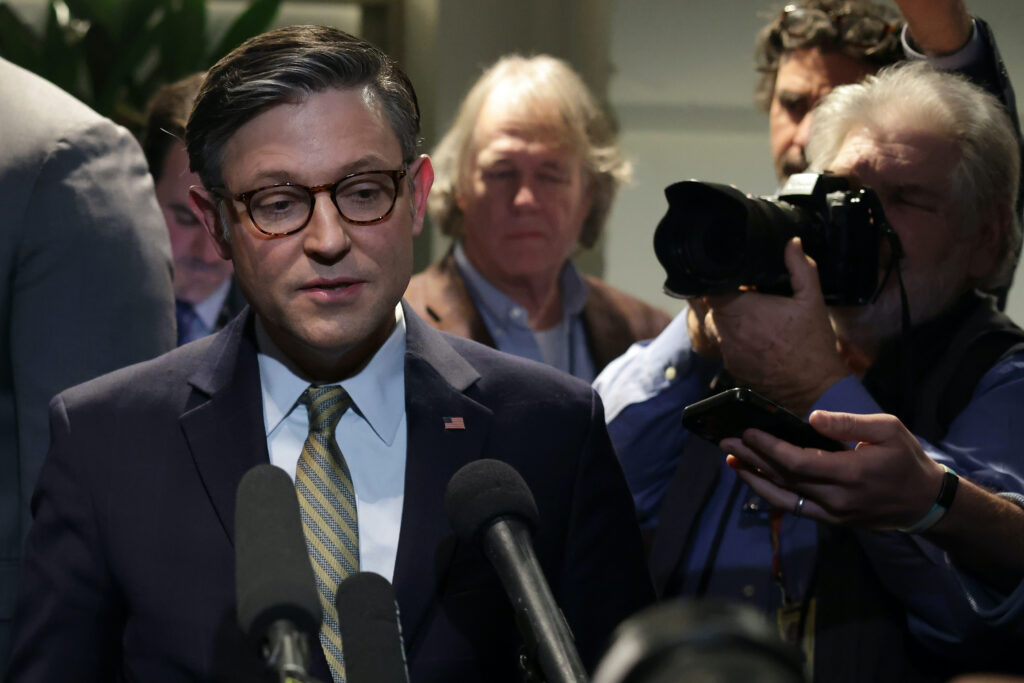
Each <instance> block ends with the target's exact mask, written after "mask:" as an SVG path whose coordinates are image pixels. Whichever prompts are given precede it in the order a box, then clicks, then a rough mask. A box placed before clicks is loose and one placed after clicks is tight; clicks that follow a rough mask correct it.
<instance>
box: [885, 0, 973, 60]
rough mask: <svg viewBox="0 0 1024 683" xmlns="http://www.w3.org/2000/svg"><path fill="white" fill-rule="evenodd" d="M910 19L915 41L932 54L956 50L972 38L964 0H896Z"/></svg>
mask: <svg viewBox="0 0 1024 683" xmlns="http://www.w3.org/2000/svg"><path fill="white" fill-rule="evenodd" d="M895 2H896V6H897V7H899V8H900V13H901V14H903V18H904V19H906V20H907V30H908V32H909V33H910V41H911V44H912V45H913V46H914V47H916V48H917V49H918V50H920V51H921V52H922V53H924V54H926V55H928V56H929V57H933V56H941V55H948V54H953V53H954V52H957V51H959V50H961V49H963V47H964V45H966V44H967V41H969V40H970V39H971V30H972V25H971V15H970V14H968V12H967V7H966V5H965V3H964V0H895Z"/></svg>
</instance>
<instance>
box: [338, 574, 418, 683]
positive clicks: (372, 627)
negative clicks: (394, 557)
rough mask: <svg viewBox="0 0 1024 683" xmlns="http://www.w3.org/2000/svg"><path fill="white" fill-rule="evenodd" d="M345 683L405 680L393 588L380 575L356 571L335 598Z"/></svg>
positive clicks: (406, 681) (340, 587)
mask: <svg viewBox="0 0 1024 683" xmlns="http://www.w3.org/2000/svg"><path fill="white" fill-rule="evenodd" d="M336 606H337V608H338V626H339V629H340V631H341V647H342V649H343V650H344V653H345V678H346V680H347V681H348V682H349V683H408V680H409V676H408V673H407V671H406V665H405V649H404V648H403V646H402V628H401V626H400V625H399V621H398V605H397V604H396V602H395V590H394V588H392V587H391V584H390V583H389V582H388V580H387V579H385V578H384V577H383V576H381V575H380V574H374V573H373V572H357V573H355V574H353V575H352V576H350V577H348V578H347V579H345V580H344V581H342V582H341V585H340V586H339V587H338V596H337V600H336Z"/></svg>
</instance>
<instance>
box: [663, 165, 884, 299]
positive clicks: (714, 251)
mask: <svg viewBox="0 0 1024 683" xmlns="http://www.w3.org/2000/svg"><path fill="white" fill-rule="evenodd" d="M665 196H666V197H667V198H668V204H669V208H668V213H666V214H665V217H664V218H662V219H661V222H660V223H659V224H658V229H657V230H656V231H655V233H654V252H655V254H657V256H658V260H659V261H660V262H661V265H662V266H663V267H664V268H665V271H666V272H667V274H668V279H666V280H665V291H666V293H668V294H670V295H672V296H676V297H694V296H705V295H710V294H725V293H728V292H734V291H736V290H738V289H740V288H741V287H749V288H753V289H756V290H757V291H759V292H766V293H770V294H782V295H791V294H792V291H793V290H792V288H791V287H790V284H789V272H788V271H787V270H786V264H785V260H784V258H783V250H784V248H785V245H786V243H787V242H789V240H790V239H792V238H793V237H800V238H801V240H803V248H804V251H805V252H806V253H807V255H808V256H810V257H811V258H813V259H814V260H815V261H816V262H817V264H818V275H819V277H820V279H821V291H822V293H823V294H824V295H825V303H826V304H828V305H830V306H848V305H856V304H865V303H868V302H870V301H872V300H873V298H874V296H875V293H876V291H877V290H878V289H879V286H880V285H879V254H880V251H881V245H882V242H883V240H885V239H888V240H889V241H890V244H891V247H892V254H891V256H892V261H891V263H892V264H895V261H896V259H898V258H899V256H900V248H899V242H898V238H897V237H896V233H895V232H894V231H893V230H892V228H891V227H889V224H888V222H887V221H886V220H885V214H884V213H883V211H882V204H881V202H880V201H879V199H878V195H876V194H875V193H874V191H872V190H871V189H868V188H862V189H853V188H851V186H850V181H849V180H848V179H846V178H843V177H841V176H835V175H830V174H817V173H798V174H796V175H793V176H791V177H790V179H789V182H787V183H786V186H785V187H784V188H782V192H781V193H780V194H779V196H778V197H775V198H768V197H753V196H750V195H747V194H744V193H743V192H741V191H739V190H737V189H736V188H734V187H730V186H728V185H716V184H713V183H702V182H698V181H695V180H691V181H687V182H681V183H676V184H674V185H670V186H669V187H668V188H666V189H665Z"/></svg>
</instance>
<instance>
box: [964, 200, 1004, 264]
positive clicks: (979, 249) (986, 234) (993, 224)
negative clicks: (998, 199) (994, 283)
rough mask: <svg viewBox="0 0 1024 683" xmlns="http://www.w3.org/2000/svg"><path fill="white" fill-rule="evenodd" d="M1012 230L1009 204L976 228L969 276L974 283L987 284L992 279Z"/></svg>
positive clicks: (1002, 206) (998, 209)
mask: <svg viewBox="0 0 1024 683" xmlns="http://www.w3.org/2000/svg"><path fill="white" fill-rule="evenodd" d="M1010 230H1013V208H1012V207H1011V206H1010V205H1009V204H1006V205H1000V206H999V207H997V208H996V209H995V210H993V211H992V212H991V213H990V214H989V216H988V218H986V219H985V220H983V221H981V222H980V223H979V224H978V225H977V226H976V227H975V229H974V235H973V236H972V239H971V245H972V246H971V251H970V263H968V275H969V276H970V277H971V279H972V280H973V281H975V282H985V281H987V280H988V279H989V278H990V277H991V275H992V271H993V270H994V269H995V268H997V267H998V265H999V263H1000V262H1001V261H1002V259H1003V256H1004V254H1003V253H1002V250H1003V249H1004V248H1005V245H1006V242H1007V240H1006V235H1007V233H1008V232H1009V231H1010Z"/></svg>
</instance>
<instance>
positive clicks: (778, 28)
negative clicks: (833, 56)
mask: <svg viewBox="0 0 1024 683" xmlns="http://www.w3.org/2000/svg"><path fill="white" fill-rule="evenodd" d="M794 9H806V10H819V11H821V12H824V13H825V14H828V15H829V17H831V18H835V17H839V16H859V17H864V18H868V19H871V20H877V21H879V22H882V23H885V24H889V25H891V26H893V27H894V30H893V31H891V32H890V33H888V34H887V35H886V36H885V37H884V38H882V39H881V40H879V41H878V42H877V43H874V44H870V45H853V44H850V43H849V42H845V41H843V40H842V39H841V38H840V36H839V35H838V32H837V31H836V30H835V29H834V27H833V28H831V29H829V28H827V27H823V28H822V29H821V30H817V31H812V32H809V33H808V34H807V35H804V36H798V37H795V36H792V35H790V34H789V33H787V32H786V31H785V30H784V29H783V17H784V16H785V13H786V12H788V11H792V10H794ZM899 26H902V18H901V17H900V15H899V13H898V12H896V10H894V9H893V8H891V7H886V6H885V5H881V4H879V3H877V2H873V1H872V0H796V1H795V2H788V3H786V6H785V8H781V7H780V8H779V11H778V13H777V14H776V16H775V18H774V19H773V20H772V21H771V22H769V23H768V24H767V25H766V26H765V27H764V28H762V29H761V31H760V32H759V33H758V34H757V41H756V42H755V44H754V64H755V67H756V69H757V71H758V73H759V74H760V76H759V78H758V80H757V84H756V85H755V86H754V102H755V103H756V104H757V106H758V107H760V108H761V109H763V110H764V111H768V110H769V109H770V108H771V103H772V97H773V96H774V95H775V77H776V76H777V75H778V73H779V64H780V63H781V62H782V58H783V57H784V56H785V55H786V54H788V53H790V52H793V51H794V50H800V49H807V48H815V47H816V48H820V49H821V51H822V52H841V53H843V54H845V55H848V56H850V57H853V58H855V59H859V60H861V61H863V62H865V63H867V64H870V65H871V66H873V67H875V68H876V69H880V68H882V67H883V66H888V65H890V64H895V63H896V62H898V61H900V60H901V59H903V48H902V46H901V44H900V33H899V31H898V30H895V27H899Z"/></svg>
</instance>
